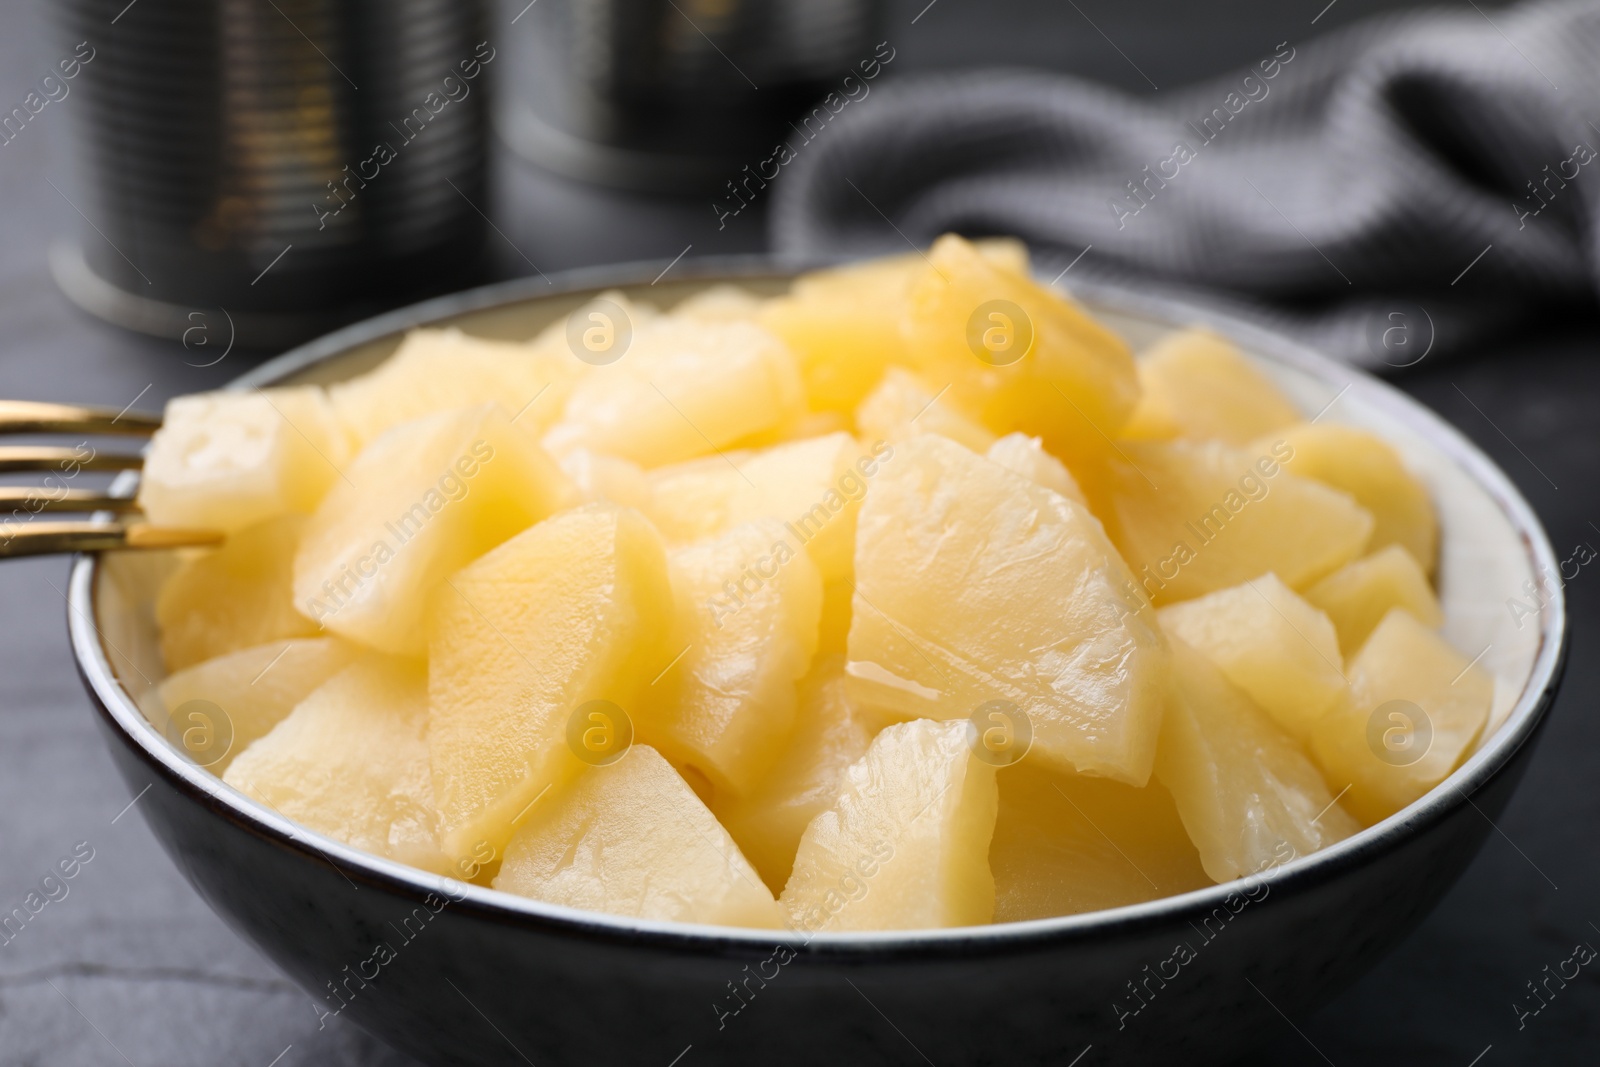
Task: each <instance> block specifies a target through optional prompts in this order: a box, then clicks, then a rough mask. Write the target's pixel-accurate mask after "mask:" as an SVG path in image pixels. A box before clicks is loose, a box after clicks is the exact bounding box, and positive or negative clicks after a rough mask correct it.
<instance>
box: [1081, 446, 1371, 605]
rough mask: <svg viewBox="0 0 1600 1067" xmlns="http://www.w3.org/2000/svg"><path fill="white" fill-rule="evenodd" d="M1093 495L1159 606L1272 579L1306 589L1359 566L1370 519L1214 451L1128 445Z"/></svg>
mask: <svg viewBox="0 0 1600 1067" xmlns="http://www.w3.org/2000/svg"><path fill="white" fill-rule="evenodd" d="M1118 452H1119V453H1120V455H1118V456H1112V457H1111V458H1110V459H1109V460H1108V461H1107V463H1106V465H1105V468H1104V472H1103V473H1104V480H1103V484H1100V485H1097V486H1096V488H1095V490H1091V498H1094V497H1095V495H1096V492H1098V493H1099V494H1101V495H1102V496H1103V497H1104V498H1105V499H1104V501H1103V503H1102V505H1101V506H1100V507H1098V508H1097V509H1096V513H1097V514H1098V515H1099V516H1100V518H1101V519H1102V520H1103V521H1104V522H1105V524H1106V532H1107V533H1109V534H1110V535H1111V540H1112V541H1114V542H1115V543H1116V545H1117V547H1118V548H1119V549H1121V550H1122V556H1123V558H1124V559H1126V560H1127V561H1128V566H1129V567H1130V568H1131V569H1132V570H1133V571H1134V573H1135V574H1137V575H1138V576H1139V581H1140V583H1141V584H1142V585H1143V586H1144V588H1145V589H1146V590H1147V591H1148V592H1149V594H1150V596H1151V598H1152V599H1153V600H1154V601H1155V602H1156V603H1157V604H1166V603H1171V602H1172V601H1175V600H1188V599H1191V598H1192V597H1197V596H1203V595H1205V594H1206V593H1211V592H1215V591H1216V590H1218V589H1226V588H1227V587H1229V586H1232V585H1238V584H1239V583H1240V582H1242V581H1244V580H1245V579H1247V578H1254V577H1256V576H1257V575H1259V574H1265V573H1266V572H1267V571H1272V572H1273V573H1275V574H1277V575H1278V577H1280V578H1282V579H1283V580H1284V581H1285V582H1287V583H1288V584H1289V585H1290V586H1292V587H1294V588H1296V589H1302V588H1304V587H1305V586H1307V585H1310V584H1311V583H1312V582H1314V581H1316V580H1317V579H1319V578H1321V577H1323V576H1324V575H1326V574H1329V573H1331V572H1332V571H1335V570H1338V569H1339V568H1340V567H1342V566H1344V565H1345V564H1346V563H1348V562H1350V561H1351V560H1352V559H1355V558H1356V557H1357V556H1359V555H1360V554H1361V552H1362V550H1363V549H1364V548H1365V547H1366V544H1367V538H1368V536H1369V535H1370V534H1371V531H1372V516H1371V515H1369V514H1368V513H1367V512H1366V511H1365V510H1364V509H1363V508H1362V507H1360V506H1359V505H1358V504H1357V503H1356V502H1355V501H1354V500H1352V499H1350V497H1349V496H1347V495H1345V494H1344V493H1341V492H1339V491H1338V490H1336V489H1330V488H1329V487H1327V486H1325V485H1322V484H1321V483H1320V482H1314V481H1312V480H1310V479H1309V478H1297V477H1295V476H1294V475H1292V474H1289V473H1287V472H1286V471H1284V470H1283V469H1282V467H1281V465H1280V464H1281V462H1282V461H1283V460H1284V459H1286V458H1288V457H1289V456H1290V455H1292V454H1293V453H1292V451H1291V450H1289V449H1288V448H1287V446H1280V447H1279V448H1278V449H1277V450H1276V451H1272V452H1264V453H1262V454H1260V455H1255V454H1252V453H1250V452H1245V451H1240V450H1237V449H1233V448H1230V447H1229V446H1227V445H1224V444H1221V443H1218V442H1206V443H1195V442H1188V441H1173V442H1170V443H1169V442H1156V441H1142V442H1141V441H1125V442H1123V443H1122V445H1120V446H1119V448H1118Z"/></svg>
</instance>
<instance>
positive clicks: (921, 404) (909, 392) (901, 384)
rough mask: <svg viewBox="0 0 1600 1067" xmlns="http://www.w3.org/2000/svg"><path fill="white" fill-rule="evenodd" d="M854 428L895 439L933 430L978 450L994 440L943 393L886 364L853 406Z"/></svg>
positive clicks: (878, 437)
mask: <svg viewBox="0 0 1600 1067" xmlns="http://www.w3.org/2000/svg"><path fill="white" fill-rule="evenodd" d="M856 429H857V430H859V431H860V432H861V436H862V439H863V440H868V441H892V442H898V441H904V440H906V439H908V438H911V437H915V436H916V435H917V434H919V433H936V434H938V435H940V436H941V437H948V438H949V439H950V440H952V441H955V442H957V443H959V444H963V445H966V446H967V447H968V448H970V449H972V450H973V451H974V452H978V453H982V452H985V451H987V450H988V448H989V446H990V445H992V444H994V442H995V436H994V434H992V433H990V432H989V431H988V430H985V429H984V428H983V427H982V426H980V425H978V424H977V422H975V421H973V419H972V418H971V417H970V416H968V415H964V414H962V413H961V412H960V411H957V410H956V409H955V408H954V407H952V406H951V404H950V400H949V398H948V397H947V396H941V395H940V391H939V390H934V389H930V388H928V386H927V384H926V383H924V382H923V381H921V380H920V379H918V378H917V376H916V375H914V374H912V373H911V372H910V371H905V370H901V369H900V368H899V367H890V368H889V371H888V373H887V374H885V375H884V376H883V380H882V381H881V382H879V383H878V385H877V387H876V388H874V389H873V390H872V392H871V393H869V394H868V395H867V398H866V399H865V400H863V401H862V402H861V406H860V407H858V408H857V409H856Z"/></svg>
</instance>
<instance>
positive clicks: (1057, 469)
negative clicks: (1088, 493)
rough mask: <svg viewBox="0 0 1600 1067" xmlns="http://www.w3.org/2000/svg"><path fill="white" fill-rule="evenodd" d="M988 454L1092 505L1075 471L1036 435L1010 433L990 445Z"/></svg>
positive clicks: (1029, 477) (1018, 470) (1009, 466)
mask: <svg viewBox="0 0 1600 1067" xmlns="http://www.w3.org/2000/svg"><path fill="white" fill-rule="evenodd" d="M985 456H986V458H987V459H988V460H989V462H991V463H998V464H1000V466H1002V467H1004V468H1005V469H1006V470H1008V471H1011V472H1012V473H1014V474H1020V475H1022V476H1023V477H1024V478H1027V479H1028V480H1029V481H1033V482H1037V483H1039V484H1040V485H1042V486H1044V487H1045V488H1046V489H1054V490H1055V491H1056V492H1058V493H1060V494H1061V495H1062V496H1064V497H1066V498H1067V499H1068V500H1076V501H1077V502H1078V503H1080V504H1082V505H1083V506H1084V507H1088V506H1089V501H1088V500H1087V499H1086V498H1085V497H1084V495H1083V490H1082V489H1079V488H1078V482H1077V479H1075V478H1073V476H1072V472H1071V471H1069V470H1067V468H1066V465H1065V464H1064V463H1062V462H1061V461H1060V460H1059V459H1057V458H1056V457H1054V456H1052V455H1051V454H1050V453H1048V452H1046V451H1045V450H1044V442H1042V441H1040V440H1039V438H1037V437H1029V436H1028V435H1027V434H1025V433H1008V434H1006V435H1005V436H1004V437H1002V438H1000V439H999V440H998V441H996V442H995V443H994V444H992V445H990V446H989V451H988V452H987V453H985Z"/></svg>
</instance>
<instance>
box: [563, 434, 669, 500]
mask: <svg viewBox="0 0 1600 1067" xmlns="http://www.w3.org/2000/svg"><path fill="white" fill-rule="evenodd" d="M561 472H562V473H563V474H565V475H566V476H567V477H568V478H570V479H572V484H573V485H574V486H575V487H576V488H577V490H578V497H579V499H581V500H582V501H583V502H584V503H585V504H595V503H600V502H606V503H611V504H616V505H617V506H618V507H624V508H637V509H638V510H640V511H642V512H644V513H645V514H647V515H648V514H649V513H650V507H651V504H652V502H653V501H654V499H655V494H654V491H653V490H652V489H651V487H650V478H649V476H648V475H646V474H645V472H644V471H643V470H641V469H640V467H639V465H638V464H637V463H629V462H628V461H627V460H625V459H618V458H617V457H616V456H602V455H601V454H600V453H598V452H590V451H589V450H588V449H587V448H574V449H573V450H572V451H570V452H568V453H567V454H566V455H564V456H562V457H561Z"/></svg>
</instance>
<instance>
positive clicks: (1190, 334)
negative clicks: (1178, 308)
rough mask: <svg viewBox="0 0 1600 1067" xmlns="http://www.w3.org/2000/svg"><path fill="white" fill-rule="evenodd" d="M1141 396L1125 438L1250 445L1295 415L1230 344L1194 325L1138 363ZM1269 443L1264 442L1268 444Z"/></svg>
mask: <svg viewBox="0 0 1600 1067" xmlns="http://www.w3.org/2000/svg"><path fill="white" fill-rule="evenodd" d="M1139 382H1140V384H1141V385H1142V386H1143V387H1144V394H1143V395H1142V396H1141V397H1140V398H1139V406H1138V407H1137V408H1135V409H1134V413H1133V417H1132V418H1131V419H1129V420H1128V425H1126V426H1125V427H1123V429H1122V436H1124V437H1128V438H1132V439H1144V440H1166V439H1170V438H1174V437H1184V438H1190V439H1193V440H1200V441H1212V440H1215V441H1226V442H1227V443H1229V444H1231V445H1241V446H1242V445H1248V444H1250V442H1251V441H1253V440H1255V439H1256V438H1257V437H1259V436H1261V435H1262V434H1265V433H1270V432H1271V431H1273V430H1277V429H1280V428H1282V427H1285V426H1292V425H1294V424H1295V423H1297V422H1299V421H1300V412H1299V410H1298V409H1297V408H1296V407H1295V406H1294V404H1293V403H1291V402H1290V401H1289V398H1288V397H1286V396H1284V395H1283V393H1282V392H1280V391H1279V390H1278V387H1277V386H1275V385H1273V384H1272V382H1271V380H1269V379H1268V378H1267V376H1266V375H1265V374H1263V373H1262V372H1261V371H1259V370H1257V369H1256V367H1255V365H1254V364H1252V363H1251V362H1250V361H1249V360H1248V359H1246V358H1245V356H1244V354H1243V353H1242V352H1240V351H1239V350H1238V349H1237V348H1235V347H1234V346H1233V343H1232V342H1231V341H1228V340H1227V339H1226V338H1223V337H1219V336H1217V335H1216V334H1214V333H1212V332H1211V331H1210V330H1207V329H1204V328H1201V327H1197V328H1194V329H1188V330H1181V331H1179V332H1177V333H1172V334H1168V335H1167V336H1166V337H1164V338H1162V339H1161V340H1160V341H1159V342H1157V343H1156V345H1155V347H1153V348H1152V349H1150V351H1149V352H1147V353H1146V354H1145V355H1144V356H1143V358H1141V359H1140V361H1139ZM1270 444H1271V442H1270V441H1269V442H1268V445H1269V446H1270Z"/></svg>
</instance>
